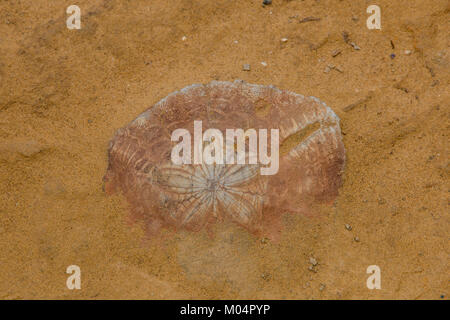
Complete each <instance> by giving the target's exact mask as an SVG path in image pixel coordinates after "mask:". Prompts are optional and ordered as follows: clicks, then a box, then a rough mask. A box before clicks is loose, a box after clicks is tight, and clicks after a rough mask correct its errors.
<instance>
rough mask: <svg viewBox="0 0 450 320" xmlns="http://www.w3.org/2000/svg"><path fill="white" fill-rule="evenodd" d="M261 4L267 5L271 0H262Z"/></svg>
mask: <svg viewBox="0 0 450 320" xmlns="http://www.w3.org/2000/svg"><path fill="white" fill-rule="evenodd" d="M263 4H264V5H266V6H268V5H270V4H272V0H263Z"/></svg>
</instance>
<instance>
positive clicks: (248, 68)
mask: <svg viewBox="0 0 450 320" xmlns="http://www.w3.org/2000/svg"><path fill="white" fill-rule="evenodd" d="M242 70H244V71H250V65H249V64H244V65H243V66H242Z"/></svg>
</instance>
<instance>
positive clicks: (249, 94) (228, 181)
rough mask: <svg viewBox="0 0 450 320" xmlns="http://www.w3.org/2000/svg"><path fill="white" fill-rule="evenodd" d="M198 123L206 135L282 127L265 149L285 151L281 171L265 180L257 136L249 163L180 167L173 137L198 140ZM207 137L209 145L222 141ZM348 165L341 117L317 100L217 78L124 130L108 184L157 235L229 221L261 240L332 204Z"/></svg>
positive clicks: (114, 144)
mask: <svg viewBox="0 0 450 320" xmlns="http://www.w3.org/2000/svg"><path fill="white" fill-rule="evenodd" d="M199 121H201V125H202V129H201V130H203V131H202V132H203V133H205V134H206V131H207V129H215V130H219V131H220V132H223V133H225V132H226V130H227V129H237V128H241V129H242V130H243V131H244V132H245V133H248V132H249V131H248V130H253V132H258V130H259V132H262V131H261V130H262V129H267V130H268V131H269V132H273V131H270V130H272V129H278V130H276V131H277V132H278V135H279V137H278V141H279V144H278V145H272V144H269V147H268V150H266V151H267V154H269V153H270V152H272V154H273V153H274V152H275V151H277V152H278V155H279V157H278V159H279V161H278V168H277V169H278V170H275V173H273V174H269V175H263V174H262V171H261V168H262V167H265V166H264V164H262V163H255V162H250V161H249V155H250V150H249V148H250V147H249V142H250V138H248V139H245V138H244V142H245V150H248V152H247V153H246V157H245V159H244V160H243V161H244V162H242V161H241V162H238V161H235V163H233V162H227V161H224V162H223V163H220V162H213V163H205V161H203V162H198V161H197V162H195V161H186V162H183V163H178V164H176V163H174V161H173V157H171V155H172V153H173V149H174V147H175V146H176V145H177V144H178V143H179V142H178V141H172V140H173V139H172V134H173V132H174V131H175V130H177V129H180V128H183V129H184V130H185V131H184V132H185V133H188V135H190V136H195V134H196V132H195V130H194V122H196V123H197V124H198V123H199ZM202 132H201V133H202ZM271 135H272V133H271ZM204 138H205V137H204V136H203V138H202V140H201V145H202V148H203V147H205V148H206V146H205V145H204V144H205V143H206V144H207V142H208V141H209V143H212V142H213V141H214V139H211V140H203V139H204ZM259 138H260V141H262V138H261V136H260V137H259ZM265 138H266V137H265ZM194 140H195V139H194ZM266 140H268V137H267V139H266ZM188 144H189V145H191V147H192V148H189V149H187V150H191V149H192V150H193V149H195V148H198V146H195V141H194V143H192V144H191V140H188ZM260 148H261V145H259V149H258V150H256V151H257V152H258V151H259V152H261V150H260ZM277 148H278V149H277ZM276 149H277V150H276ZM185 152H186V150H184V151H183V152H182V154H183V156H184V154H185ZM235 152H237V151H236V145H234V148H233V149H232V152H231V153H235ZM194 153H195V152H194ZM224 154H225V151H224ZM213 155H216V151H214V152H213ZM194 158H195V155H194ZM197 160H198V159H197ZM344 162H345V150H344V145H343V143H342V137H341V131H340V127H339V118H338V117H337V116H336V115H335V113H334V112H333V111H332V110H331V109H330V108H329V107H327V106H326V105H325V104H324V103H322V102H321V101H319V100H318V99H317V98H314V97H304V96H302V95H299V94H296V93H293V92H288V91H283V90H279V89H277V88H275V87H273V86H262V85H253V84H248V83H245V82H243V81H240V80H238V81H235V82H233V83H231V82H217V81H213V82H211V83H209V84H206V85H200V84H196V85H191V86H188V87H186V88H184V89H182V90H180V91H177V92H174V93H172V94H170V95H169V96H167V97H166V98H164V99H163V100H161V101H159V102H158V103H157V104H155V105H154V106H153V107H151V108H149V109H148V110H147V111H145V112H144V113H142V114H141V115H139V116H138V117H137V118H136V119H135V120H134V121H132V122H131V123H130V124H129V125H128V126H126V127H125V128H122V129H119V130H118V131H117V132H116V135H115V137H114V138H113V139H112V141H111V142H110V146H109V166H108V170H107V173H106V175H105V178H104V181H105V190H106V192H107V193H109V194H111V193H113V192H115V191H121V192H122V193H123V194H124V195H125V197H126V199H127V200H128V202H129V204H130V207H131V210H132V213H133V215H134V216H135V217H137V218H140V219H143V220H144V222H145V225H146V226H147V229H148V231H149V232H151V233H153V232H156V231H158V230H159V229H160V228H162V227H165V228H175V229H176V230H179V229H186V230H191V231H198V230H200V229H202V228H208V227H209V226H212V225H213V224H214V223H216V222H220V221H224V220H227V221H232V222H234V223H236V224H238V225H240V226H242V227H244V228H245V229H247V230H248V231H250V232H252V233H254V234H258V235H262V234H267V233H270V231H267V230H268V229H270V226H273V225H277V220H279V218H280V217H281V216H282V215H283V214H284V213H288V212H290V213H306V214H307V213H308V212H309V211H310V210H311V207H312V206H313V205H314V204H315V203H329V202H332V201H333V200H334V198H335V197H336V196H337V193H338V188H339V186H340V184H341V174H342V172H343V168H344ZM266 167H267V166H266ZM269 236H270V234H269Z"/></svg>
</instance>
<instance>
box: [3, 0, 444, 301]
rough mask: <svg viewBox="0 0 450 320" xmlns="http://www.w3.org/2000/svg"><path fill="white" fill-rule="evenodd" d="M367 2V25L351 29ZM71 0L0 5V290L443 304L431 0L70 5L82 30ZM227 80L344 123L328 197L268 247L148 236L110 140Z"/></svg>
mask: <svg viewBox="0 0 450 320" xmlns="http://www.w3.org/2000/svg"><path fill="white" fill-rule="evenodd" d="M373 3H376V4H378V5H379V6H380V7H381V14H382V22H381V23H382V30H381V31H379V30H368V29H367V27H366V19H367V17H368V16H369V15H368V14H367V13H366V8H367V6H368V5H370V4H373ZM70 4H72V1H65V0H64V1H45V0H38V1H25V0H24V1H1V2H0V181H1V183H0V298H1V299H33V298H58V299H79V298H89V299H100V298H107V299H109V298H138V299H141V298H143V299H149V298H150V299H166V298H183V299H184V298H187V299H190V298H211V299H221V298H231V299H234V298H257V299H264V298H273V299H380V298H385V299H399V298H406V299H447V298H448V294H450V292H449V289H448V288H449V286H448V285H449V282H448V281H449V255H448V254H449V241H448V239H449V215H448V189H449V166H448V163H449V149H448V146H449V144H448V133H449V111H450V110H449V93H450V90H449V79H450V76H449V75H450V74H449V59H450V56H449V39H450V37H449V30H450V19H449V12H450V7H449V3H448V1H447V0H398V1H388V0H377V1H362V0H360V1H350V0H347V1H338V0H334V1H332V0H329V1H323V0H321V1H319V0H304V1H298V0H292V1H288V0H284V1H282V0H274V1H273V4H272V5H271V6H266V7H262V5H261V1H260V0H258V1H256V0H255V1H231V0H217V1H212V0H201V1H188V0H170V1H163V0H158V1H144V0H134V1H125V0H123V1H119V0H109V1H101V0H96V1H91V0H90V1H87V0H79V1H77V5H79V6H80V7H81V10H82V17H81V19H82V22H81V23H82V29H81V30H68V29H67V28H66V25H65V20H66V18H67V16H68V15H67V14H66V13H65V10H66V8H67V6H69V5H70ZM305 17H317V18H321V20H320V21H309V22H304V23H300V22H299V21H301V20H302V19H303V18H305ZM343 32H347V34H348V38H349V42H354V43H356V44H357V45H358V46H359V47H360V48H361V49H360V50H355V49H354V48H353V47H352V46H351V45H350V44H349V43H346V42H345V41H344V39H343ZM183 36H186V40H185V41H182V37H183ZM282 38H287V39H288V41H287V42H285V43H282V42H281V41H280V40H281V39H282ZM337 49H338V50H340V51H341V53H340V54H339V55H337V56H336V57H333V56H332V53H333V51H334V50H337ZM405 50H410V51H411V53H410V54H406V53H405ZM393 53H394V54H395V57H394V58H391V57H390V55H391V54H393ZM263 61H264V62H266V63H267V66H263V65H262V64H261V62H263ZM243 64H250V65H251V71H249V72H248V71H243V70H242V65H243ZM328 65H333V66H335V68H331V69H329V70H327V66H328ZM326 71H329V72H326ZM235 79H243V80H245V81H247V82H250V83H257V84H267V85H269V84H272V85H275V86H277V87H279V88H282V89H287V90H290V91H294V92H297V93H300V94H303V95H312V96H316V97H318V98H320V99H321V100H323V101H324V102H326V103H327V104H328V105H329V106H331V107H332V108H333V110H334V111H335V112H336V113H337V114H338V115H339V116H340V117H341V127H342V130H343V132H344V144H345V147H346V150H347V164H346V170H345V176H344V184H343V186H342V188H341V189H340V195H339V197H338V198H337V199H336V202H335V204H334V205H333V206H332V207H323V208H321V212H322V213H321V214H320V215H317V216H313V217H300V216H293V215H290V216H287V218H286V221H284V223H285V225H286V228H285V231H284V233H283V235H282V239H281V240H280V241H279V242H277V243H274V242H271V241H264V240H261V239H258V238H256V237H254V236H252V235H250V234H248V233H247V232H246V231H244V230H241V229H240V228H238V227H235V226H232V225H220V226H218V227H217V234H216V237H215V238H214V239H211V238H209V237H208V236H207V235H206V234H204V233H186V232H180V233H177V234H169V233H167V234H166V235H165V237H164V238H163V239H160V240H158V241H156V240H153V239H150V240H149V239H146V238H145V236H144V232H143V228H142V226H141V225H140V224H139V223H133V222H131V221H130V219H129V214H128V208H127V203H126V201H125V200H124V199H123V198H122V197H121V196H120V195H118V196H112V197H108V196H106V195H105V193H104V191H103V190H102V186H103V185H102V178H103V175H104V174H105V171H106V167H107V164H108V160H107V153H106V150H107V146H108V141H109V140H110V139H111V138H112V137H113V134H114V132H115V130H117V129H118V128H120V127H123V126H125V125H126V124H128V123H129V122H130V121H131V120H133V119H134V118H135V117H136V116H137V115H139V114H140V113H141V112H143V111H144V110H146V109H147V108H148V107H149V106H151V105H153V104H154V103H156V102H157V101H159V100H160V99H162V98H163V97H165V96H166V95H167V94H169V93H171V92H173V91H175V90H179V89H181V88H183V87H185V86H187V85H190V84H192V83H208V82H210V81H211V80H226V81H233V80H235ZM346 224H348V225H349V226H351V230H348V229H347V228H346V227H345V225H346ZM355 238H356V240H359V241H355ZM310 258H314V259H315V260H316V261H317V265H316V266H314V267H313V268H310V266H311V261H313V260H311V259H310ZM72 264H75V265H78V266H80V268H81V272H82V289H81V290H73V291H71V290H68V289H67V287H66V278H67V277H68V275H67V274H66V268H67V266H69V265H72ZM369 265H378V266H379V267H380V268H381V277H382V278H381V279H382V280H381V286H382V289H381V290H369V289H367V287H366V279H367V277H368V275H367V274H366V268H367V267H368V266H369ZM310 269H312V270H310Z"/></svg>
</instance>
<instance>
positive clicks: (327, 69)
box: [323, 66, 331, 73]
mask: <svg viewBox="0 0 450 320" xmlns="http://www.w3.org/2000/svg"><path fill="white" fill-rule="evenodd" d="M330 71H331V68H330V66H326V67H325V70H323V72H325V73H329V72H330Z"/></svg>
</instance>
